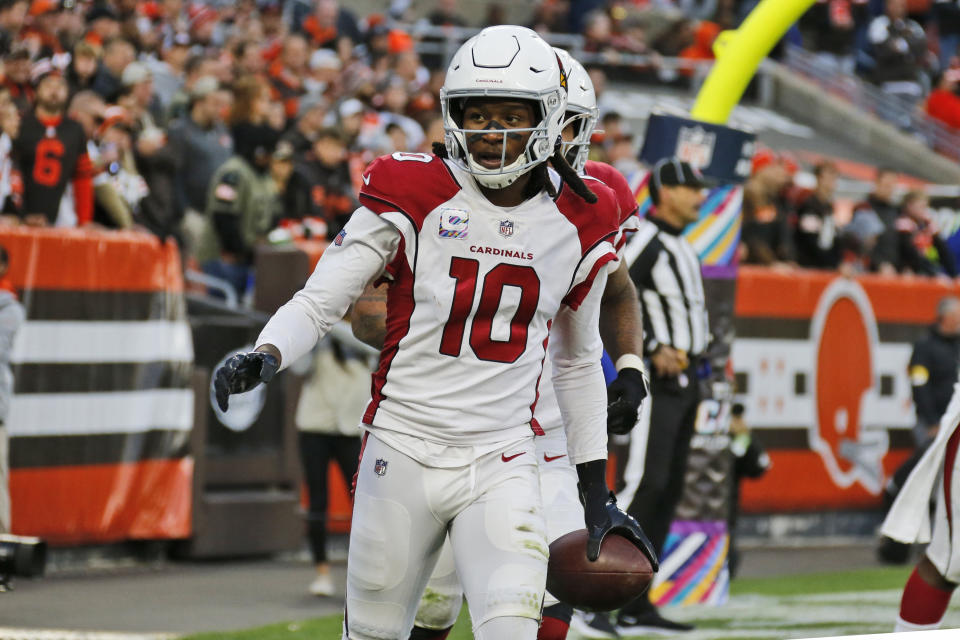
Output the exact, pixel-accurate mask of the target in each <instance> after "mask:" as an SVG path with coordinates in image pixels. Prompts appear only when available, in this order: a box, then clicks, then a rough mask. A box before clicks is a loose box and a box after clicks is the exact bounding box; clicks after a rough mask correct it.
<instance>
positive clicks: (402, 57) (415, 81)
mask: <svg viewBox="0 0 960 640" xmlns="http://www.w3.org/2000/svg"><path fill="white" fill-rule="evenodd" d="M390 67H391V69H392V71H393V74H392V75H393V77H395V78H399V79H400V80H402V81H403V82H405V83H406V87H407V91H408V92H409V93H416V92H417V91H419V90H420V89H422V88H423V87H424V86H426V84H427V83H428V82H429V81H430V72H429V71H428V70H427V69H426V67H424V66H423V65H421V64H420V56H419V54H417V52H416V51H414V50H413V49H408V50H406V51H400V52H397V53H395V54H394V56H393V58H392V61H391V64H390Z"/></svg>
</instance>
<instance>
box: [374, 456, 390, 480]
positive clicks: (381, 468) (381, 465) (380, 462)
mask: <svg viewBox="0 0 960 640" xmlns="http://www.w3.org/2000/svg"><path fill="white" fill-rule="evenodd" d="M373 472H374V473H375V474H377V475H378V476H380V477H381V478H382V477H383V476H385V475H387V461H386V460H384V459H383V458H377V461H376V462H375V463H374V464H373Z"/></svg>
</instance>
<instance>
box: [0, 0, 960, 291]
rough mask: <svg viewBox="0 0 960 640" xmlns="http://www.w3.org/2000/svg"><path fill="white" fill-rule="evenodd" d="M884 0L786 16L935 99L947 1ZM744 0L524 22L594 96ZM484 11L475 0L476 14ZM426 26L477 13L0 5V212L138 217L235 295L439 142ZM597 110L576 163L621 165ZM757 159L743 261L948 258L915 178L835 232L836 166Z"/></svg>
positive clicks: (942, 263) (249, 0)
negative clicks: (553, 43)
mask: <svg viewBox="0 0 960 640" xmlns="http://www.w3.org/2000/svg"><path fill="white" fill-rule="evenodd" d="M904 2H905V0H886V2H880V3H877V2H873V1H869V2H868V1H867V0H830V2H818V3H817V4H816V5H815V6H814V8H813V9H811V11H810V12H809V13H808V14H807V16H806V17H805V18H804V20H803V21H802V22H801V31H802V33H803V35H804V37H805V39H806V44H807V46H808V47H810V48H811V49H812V50H814V51H817V52H818V53H820V54H822V56H823V58H824V59H832V60H833V61H834V62H835V63H836V65H837V66H838V68H843V69H855V68H858V62H857V61H863V60H867V61H869V60H871V59H872V60H874V61H875V62H876V64H875V66H874V67H873V68H874V71H875V74H874V80H875V81H876V82H878V83H879V84H880V85H881V86H884V87H887V86H888V85H889V86H890V87H894V86H895V85H896V87H900V88H901V89H902V88H903V86H905V84H904V83H907V84H909V82H913V81H914V80H916V86H917V87H921V88H923V87H927V86H929V85H930V83H929V81H921V80H918V79H917V78H919V77H920V74H925V73H930V72H933V71H936V70H937V69H938V68H945V69H947V72H946V73H941V74H939V83H938V84H937V85H936V87H937V88H936V89H935V90H934V91H933V93H932V94H931V99H930V100H931V105H932V104H934V103H936V104H940V105H941V106H940V107H938V108H939V109H940V110H941V111H943V112H949V111H950V109H951V107H950V105H951V104H952V101H956V100H958V99H957V98H956V96H955V94H954V93H953V92H954V90H955V88H956V80H957V79H958V78H957V73H960V71H958V72H956V73H955V72H952V71H950V70H949V69H952V68H953V67H954V66H958V65H960V63H958V62H957V61H956V59H955V58H954V57H953V54H954V53H956V51H955V50H956V45H957V43H958V42H960V28H958V29H957V30H956V31H957V34H955V35H953V32H952V31H951V30H950V27H949V25H950V24H952V23H951V22H950V19H949V18H950V16H952V15H953V12H960V8H958V7H960V5H958V3H957V2H936V3H930V2H927V3H923V2H910V3H906V4H904ZM386 4H387V3H385V6H386ZM754 5H755V2H753V1H752V0H739V1H738V0H712V1H694V0H675V1H672V0H657V1H650V2H641V1H639V0H633V1H625V0H609V1H604V0H584V1H579V2H564V1H560V0H543V1H541V2H538V3H535V4H532V6H531V13H530V17H529V21H528V24H529V25H531V26H532V27H534V28H536V29H537V30H539V31H541V32H555V33H576V34H581V35H582V36H583V43H584V47H583V49H584V51H585V52H586V53H587V54H595V55H596V56H599V58H595V59H599V60H600V61H601V63H599V64H596V65H593V66H592V67H591V76H592V78H593V79H594V83H595V85H596V86H597V89H598V94H600V93H602V90H603V86H604V84H605V75H604V69H609V68H612V67H610V66H606V65H605V63H611V64H612V63H615V62H617V56H620V55H622V54H624V53H627V54H641V55H646V59H647V60H648V63H649V68H650V69H651V70H653V72H654V74H655V76H656V79H657V80H659V81H664V80H667V81H670V80H671V79H673V78H679V81H685V79H684V78H683V75H684V72H683V70H682V69H681V73H680V74H679V76H677V75H674V76H671V75H670V74H666V73H663V69H659V68H658V65H659V62H658V61H659V60H661V59H662V58H661V56H662V57H667V56H669V57H678V58H681V59H689V60H705V59H710V58H711V57H712V51H711V46H712V44H713V40H714V39H715V38H716V37H717V34H718V33H719V32H720V31H721V30H722V29H724V28H730V27H734V26H736V25H737V24H738V22H739V21H740V20H742V18H743V17H744V16H745V15H746V14H747V13H748V12H749V10H750V9H751V8H752V7H753V6H754ZM898 7H899V8H898ZM907 10H910V11H912V13H910V14H909V16H907V15H906V14H904V15H902V16H901V17H897V16H900V15H901V14H903V12H905V11H907ZM897 12H900V13H897ZM504 15H505V13H504V8H503V6H502V5H498V4H496V3H492V4H489V5H487V15H486V16H485V23H492V22H497V21H501V20H503V19H504ZM914 19H916V20H919V21H921V22H913V20H914ZM958 22H960V20H958ZM921 23H922V24H923V25H924V27H921V26H919V25H920V24H921ZM429 25H432V26H434V27H468V26H479V25H470V24H469V22H468V20H467V19H466V18H464V17H462V16H461V14H460V13H459V12H458V6H457V3H456V2H455V0H438V2H437V4H436V8H435V9H434V10H433V11H432V12H430V13H429V14H428V15H427V16H426V17H425V18H423V19H421V20H419V21H416V20H415V19H414V17H413V15H412V3H411V2H405V1H395V2H392V3H390V4H389V10H387V11H386V12H385V13H383V14H370V15H366V16H363V17H359V18H358V17H357V16H356V15H354V14H353V13H352V12H351V11H350V10H349V9H348V8H346V7H345V6H342V5H341V4H340V3H338V2H337V0H242V1H240V2H237V3H224V2H218V1H216V0H211V1H210V2H208V3H190V2H188V1H187V0H110V1H104V0H95V2H93V3H87V2H77V0H0V61H2V84H0V129H2V135H0V206H2V212H3V215H2V218H0V220H2V222H3V223H4V224H26V225H33V226H48V225H54V226H67V227H71V226H86V225H97V226H100V227H105V228H120V229H125V228H131V227H139V228H145V229H147V230H149V231H151V232H153V233H155V234H157V235H158V236H160V237H174V238H176V239H177V241H178V242H179V243H180V244H181V246H182V247H183V249H184V253H185V256H186V258H187V260H188V264H193V265H195V266H197V267H199V268H202V269H203V270H204V271H206V272H207V273H208V274H210V275H214V276H217V277H219V278H221V279H224V280H226V281H228V282H230V283H231V284H232V285H233V286H234V287H235V288H236V290H237V291H238V292H239V293H241V294H242V293H243V292H244V291H245V290H246V289H247V288H248V283H249V281H250V278H249V268H250V265H251V263H252V256H253V247H254V245H255V244H256V243H257V242H259V241H261V240H262V239H264V238H267V237H269V238H270V239H271V240H272V241H275V242H277V241H284V240H289V239H291V238H297V237H304V236H307V237H312V236H319V237H325V238H327V239H333V238H335V237H336V235H337V233H338V232H339V231H340V229H341V228H342V226H343V225H344V224H345V222H346V219H347V217H348V216H349V215H350V213H351V212H352V211H353V210H354V209H355V207H356V206H357V201H356V197H355V193H356V192H357V190H358V188H359V185H360V182H359V180H360V175H361V172H362V170H363V168H364V167H365V166H366V165H367V164H368V163H369V162H370V161H371V160H372V159H374V158H375V157H377V156H379V155H382V154H386V153H392V152H396V151H412V152H415V151H429V150H430V145H431V143H432V142H434V141H440V140H442V137H443V128H442V120H441V118H440V111H439V88H440V86H441V84H442V82H443V72H442V69H441V68H442V65H443V64H444V62H445V60H442V59H441V57H442V56H440V55H438V54H436V53H429V52H426V53H424V55H423V56H421V55H420V54H419V53H418V50H417V46H416V45H417V42H418V41H423V42H425V43H429V42H430V41H431V38H434V39H436V35H435V34H436V32H435V31H429V30H424V27H425V26H429ZM883 25H885V26H883ZM881 27H883V28H881ZM895 27H896V28H897V29H900V31H897V34H899V35H896V36H894V35H892V34H893V31H894V30H895ZM924 28H926V29H927V30H928V31H934V32H937V33H939V36H940V37H939V39H934V38H928V34H927V33H926V32H925V31H924ZM904 30H905V31H904ZM861 32H863V33H861ZM881 32H883V33H882V34H881ZM881 35H883V38H884V39H883V40H879V38H880V36H881ZM914 35H915V36H916V39H917V43H918V44H917V45H916V46H914V45H913V43H912V41H911V40H910V37H912V36H914ZM894 37H895V38H899V40H896V42H892V41H890V39H891V38H894ZM921 40H922V42H921ZM936 42H939V46H940V53H941V54H942V55H941V60H942V61H943V62H942V63H941V64H940V65H939V67H938V63H937V62H936V61H935V59H934V56H933V55H932V53H931V52H932V49H931V46H933V43H936ZM861 45H862V47H863V48H861V49H858V47H861ZM951 47H952V50H949V49H950V48H951ZM896 52H899V53H900V54H902V55H901V57H900V58H897V59H896V60H895V61H892V60H893V59H892V58H890V59H888V57H889V56H890V55H894V53H896ZM910 52H914V53H915V55H913V56H912V57H910V55H911V54H910ZM861 54H862V55H861ZM888 54H889V55H888ZM947 54H949V55H947ZM885 56H887V57H885ZM908 57H910V60H907V58H908ZM944 64H945V65H948V66H947V67H944V66H943V65H944ZM862 67H863V65H862V64H860V68H862ZM898 69H902V73H901V72H900V71H898V72H897V74H894V75H890V74H893V72H894V71H895V70H898ZM881 72H882V73H881ZM884 74H886V75H884ZM881 76H883V77H881ZM887 76H889V77H887ZM894 76H896V77H894ZM908 76H909V78H908ZM891 90H893V89H891ZM911 90H912V89H911ZM921 93H922V91H921ZM918 95H920V94H918ZM957 104H960V102H957ZM602 116H603V120H602V124H601V128H602V130H603V133H598V134H597V138H596V139H595V142H596V143H597V144H595V145H594V146H593V151H592V153H593V155H594V156H595V159H598V160H602V161H607V162H610V163H612V164H615V165H617V164H620V163H627V164H629V163H630V162H631V161H632V159H633V157H634V154H635V151H636V149H635V143H634V141H635V138H633V136H632V135H631V133H630V132H629V131H628V130H627V129H626V127H625V126H624V125H623V123H622V122H621V118H620V117H619V115H618V114H616V113H605V114H602ZM951 117H953V116H951ZM768 155H769V154H766V155H765V154H761V155H760V156H759V157H758V159H757V160H756V161H755V164H754V166H755V171H754V175H753V177H752V178H751V180H750V182H749V183H748V185H747V198H746V205H745V214H746V216H745V226H744V245H743V258H744V260H746V261H747V262H752V263H759V264H774V263H776V264H797V265H800V266H804V267H815V268H836V267H838V266H840V265H847V266H846V267H845V268H855V269H857V270H860V269H869V270H880V271H884V272H890V271H893V270H896V271H906V270H909V271H912V272H917V273H936V272H944V273H946V274H948V275H955V272H956V269H955V266H954V265H953V263H952V261H951V260H949V259H947V258H948V256H940V257H938V256H937V255H936V246H935V244H936V240H937V234H936V233H935V229H934V228H933V226H932V224H931V223H930V221H929V216H926V215H925V213H924V212H925V210H924V206H923V205H924V203H923V198H922V194H913V196H912V197H913V200H912V201H911V203H907V204H905V205H904V206H899V203H897V204H898V207H894V204H893V203H892V202H891V201H890V198H891V197H892V196H891V195H889V194H888V195H884V194H885V193H887V190H886V188H885V187H881V186H880V183H881V182H882V179H881V178H878V189H877V193H876V194H875V196H876V198H875V202H874V204H876V203H879V202H881V201H882V202H883V203H884V204H883V205H881V206H880V207H879V209H878V208H877V206H873V205H871V207H868V206H866V205H864V206H863V207H861V208H859V209H858V212H857V215H855V216H854V220H853V221H852V223H851V224H850V225H848V226H847V227H845V228H844V229H837V228H836V225H835V224H834V223H833V216H832V215H831V203H832V191H833V183H834V182H835V176H836V172H835V171H834V170H832V169H831V167H829V166H824V167H820V168H818V170H817V175H818V186H817V188H816V190H815V191H814V192H812V193H806V192H799V191H798V190H797V189H796V188H795V187H792V180H791V179H790V174H791V171H792V170H795V169H794V168H792V162H791V161H790V160H789V158H787V159H784V158H779V157H773V159H771V157H768ZM868 210H869V211H871V212H872V214H871V215H868V214H867V211H868ZM268 234H269V235H268Z"/></svg>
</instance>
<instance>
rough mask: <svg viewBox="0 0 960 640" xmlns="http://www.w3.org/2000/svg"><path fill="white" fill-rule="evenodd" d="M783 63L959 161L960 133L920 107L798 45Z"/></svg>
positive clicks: (835, 94)
mask: <svg viewBox="0 0 960 640" xmlns="http://www.w3.org/2000/svg"><path fill="white" fill-rule="evenodd" d="M783 62H784V64H785V65H786V66H787V68H788V69H790V70H791V71H794V72H796V73H798V74H800V75H802V76H803V77H805V78H806V79H808V80H810V81H811V82H814V83H815V84H817V85H818V86H820V87H821V88H823V89H824V90H825V91H826V92H828V93H829V94H830V95H833V96H836V97H839V98H842V99H844V100H846V101H847V102H850V103H852V104H854V105H856V106H857V107H858V108H859V109H861V110H862V111H863V112H865V113H870V114H873V115H875V116H876V117H878V118H880V119H882V120H886V121H888V122H890V123H892V124H894V125H896V126H897V127H898V128H900V129H902V130H904V131H905V132H908V133H910V134H912V135H914V136H916V137H919V138H920V139H922V140H923V141H924V142H926V144H927V145H929V146H930V147H931V148H932V149H934V150H936V151H937V152H938V153H940V154H942V155H944V156H947V157H948V158H950V159H951V160H960V133H958V132H956V131H954V130H952V129H950V128H949V127H947V126H946V125H944V124H942V123H940V122H938V121H937V120H934V119H933V118H931V117H930V116H928V115H927V114H926V113H924V112H923V111H922V107H921V106H919V105H917V104H914V103H909V102H907V101H904V100H901V99H899V98H897V97H896V96H892V95H890V94H887V93H884V92H883V91H881V90H880V88H879V87H877V86H875V85H873V84H870V83H868V82H865V81H863V80H861V79H860V78H858V77H856V76H853V75H848V74H845V73H838V72H836V71H835V70H833V69H830V68H827V67H825V66H824V65H823V64H820V63H819V61H818V59H817V56H816V54H814V53H812V52H810V51H807V50H806V49H803V48H801V47H797V46H793V45H791V46H788V47H787V50H786V56H785V57H784V60H783Z"/></svg>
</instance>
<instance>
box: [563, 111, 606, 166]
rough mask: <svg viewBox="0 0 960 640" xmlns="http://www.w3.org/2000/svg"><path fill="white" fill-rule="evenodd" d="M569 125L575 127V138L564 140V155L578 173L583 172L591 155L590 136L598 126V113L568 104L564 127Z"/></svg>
mask: <svg viewBox="0 0 960 640" xmlns="http://www.w3.org/2000/svg"><path fill="white" fill-rule="evenodd" d="M567 127H573V139H572V140H570V141H566V140H564V141H563V143H562V144H561V151H562V153H563V157H564V158H565V159H566V161H567V163H568V164H569V165H570V166H571V167H573V168H574V170H575V171H576V172H577V173H583V168H584V167H585V166H586V164H587V158H588V157H589V155H590V138H591V136H593V131H594V129H596V127H597V115H596V113H595V112H593V111H586V110H581V109H580V108H578V107H575V106H574V105H572V104H568V105H567V114H566V120H564V121H563V129H564V130H565V129H566V128H567Z"/></svg>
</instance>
